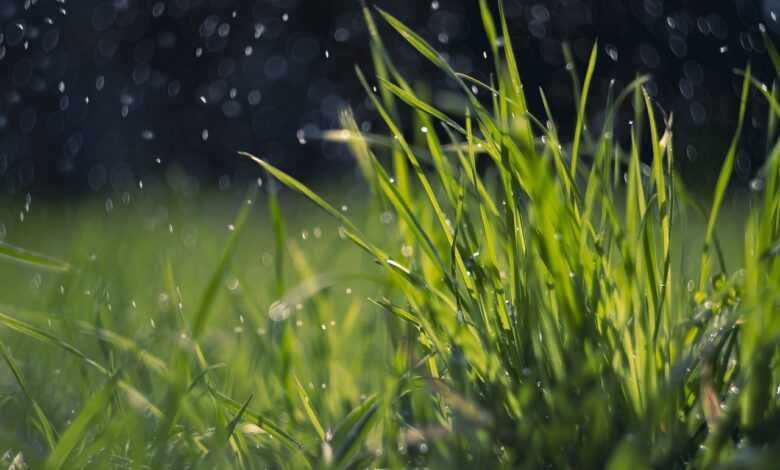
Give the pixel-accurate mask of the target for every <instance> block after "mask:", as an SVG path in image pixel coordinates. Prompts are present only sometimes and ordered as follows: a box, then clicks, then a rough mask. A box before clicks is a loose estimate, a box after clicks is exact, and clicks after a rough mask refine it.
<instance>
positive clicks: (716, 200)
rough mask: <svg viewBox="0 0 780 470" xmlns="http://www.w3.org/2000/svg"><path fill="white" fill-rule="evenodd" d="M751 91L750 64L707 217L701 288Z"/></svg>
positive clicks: (706, 271)
mask: <svg viewBox="0 0 780 470" xmlns="http://www.w3.org/2000/svg"><path fill="white" fill-rule="evenodd" d="M749 91H750V66H748V68H747V70H745V78H744V79H743V81H742V93H741V94H740V104H739V116H738V118H737V130H736V132H735V134H734V137H733V139H732V141H731V145H730V146H729V149H728V152H727V153H726V159H725V160H724V162H723V166H722V167H721V170H720V175H719V176H718V181H717V183H716V184H715V192H714V194H713V198H712V209H711V210H710V215H709V218H708V219H707V228H706V232H705V235H704V253H703V255H702V262H701V268H700V274H699V289H704V286H705V283H706V281H707V278H708V276H709V274H710V266H709V254H708V253H707V251H708V250H709V248H710V244H711V243H712V237H713V235H714V233H715V226H716V224H717V221H718V213H719V212H720V207H721V205H722V204H723V198H724V197H725V194H726V188H727V187H728V184H729V181H730V180H731V173H732V171H733V170H734V159H735V158H736V155H737V145H738V144H739V140H740V137H741V135H742V126H743V124H744V122H745V114H746V111H747V102H748V92H749Z"/></svg>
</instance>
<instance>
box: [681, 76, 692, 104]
mask: <svg viewBox="0 0 780 470" xmlns="http://www.w3.org/2000/svg"><path fill="white" fill-rule="evenodd" d="M678 86H679V88H680V94H681V95H683V98H685V99H686V100H689V99H691V98H693V84H692V83H691V81H690V80H688V79H687V78H682V79H680V83H679V85H678Z"/></svg>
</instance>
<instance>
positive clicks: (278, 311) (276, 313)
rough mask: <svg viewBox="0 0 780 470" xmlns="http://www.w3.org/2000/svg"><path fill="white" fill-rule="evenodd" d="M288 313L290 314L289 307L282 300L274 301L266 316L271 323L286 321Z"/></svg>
mask: <svg viewBox="0 0 780 470" xmlns="http://www.w3.org/2000/svg"><path fill="white" fill-rule="evenodd" d="M290 312H291V309H290V306H289V305H288V304H287V303H286V302H284V301H282V300H277V301H275V302H274V303H272V304H271V306H270V307H269V308H268V316H269V317H270V318H271V320H273V321H283V320H286V319H287V318H289V316H290ZM298 326H300V325H298Z"/></svg>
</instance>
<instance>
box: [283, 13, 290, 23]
mask: <svg viewBox="0 0 780 470" xmlns="http://www.w3.org/2000/svg"><path fill="white" fill-rule="evenodd" d="M289 19H290V15H288V14H287V13H285V14H283V15H282V21H284V22H285V23H287V21H288V20H289Z"/></svg>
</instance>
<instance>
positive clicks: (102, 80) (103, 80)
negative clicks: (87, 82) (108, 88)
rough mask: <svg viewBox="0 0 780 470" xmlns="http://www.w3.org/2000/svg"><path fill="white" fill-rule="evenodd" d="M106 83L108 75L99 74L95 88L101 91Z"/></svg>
mask: <svg viewBox="0 0 780 470" xmlns="http://www.w3.org/2000/svg"><path fill="white" fill-rule="evenodd" d="M105 84H106V77H104V76H103V75H98V77H97V78H96V79H95V89H96V90H97V91H100V90H102V89H103V87H104V86H105Z"/></svg>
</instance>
